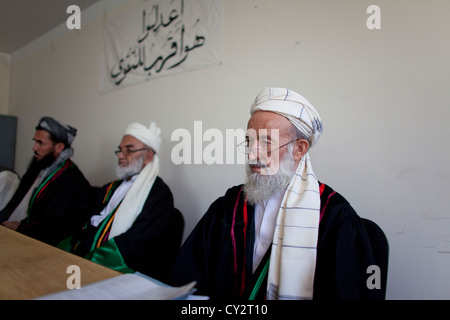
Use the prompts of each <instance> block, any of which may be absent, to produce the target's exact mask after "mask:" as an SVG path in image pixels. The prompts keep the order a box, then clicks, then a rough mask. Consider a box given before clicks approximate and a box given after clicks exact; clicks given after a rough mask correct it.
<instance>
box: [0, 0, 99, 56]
mask: <svg viewBox="0 0 450 320" xmlns="http://www.w3.org/2000/svg"><path fill="white" fill-rule="evenodd" d="M98 1H99V0H0V52H3V53H6V54H12V53H14V52H15V51H16V50H18V49H20V48H22V47H23V46H25V45H27V44H28V43H30V42H31V41H33V40H34V39H36V38H38V37H39V36H41V35H43V34H45V33H46V32H48V31H50V30H52V29H53V28H55V27H57V26H59V25H60V24H62V23H64V22H66V21H67V18H68V17H69V16H70V14H68V13H66V11H67V7H68V6H70V5H72V4H74V5H78V6H79V7H80V9H81V11H83V10H84V9H86V8H87V7H89V6H91V5H92V4H94V3H96V2H98ZM81 21H83V17H81Z"/></svg>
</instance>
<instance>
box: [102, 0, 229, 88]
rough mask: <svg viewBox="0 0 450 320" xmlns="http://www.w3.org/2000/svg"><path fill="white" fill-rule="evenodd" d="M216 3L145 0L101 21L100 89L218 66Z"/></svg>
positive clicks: (216, 0)
mask: <svg viewBox="0 0 450 320" xmlns="http://www.w3.org/2000/svg"><path fill="white" fill-rule="evenodd" d="M221 8H222V6H221V1H220V0H148V1H144V2H143V3H142V4H140V5H138V6H136V7H134V8H133V9H131V10H130V11H128V12H126V13H124V14H122V15H119V16H117V17H114V18H111V19H109V20H108V21H106V22H105V29H104V36H103V38H104V39H103V40H104V49H103V63H102V65H103V67H102V76H101V90H102V91H103V92H104V91H111V90H114V89H118V88H123V87H126V86H129V85H132V84H135V83H139V82H142V81H147V80H152V79H156V78H158V77H161V76H165V75H171V74H176V73H180V72H184V71H187V70H192V69H199V68H205V67H209V66H214V65H218V64H219V63H221V25H222V19H221V16H222V15H221Z"/></svg>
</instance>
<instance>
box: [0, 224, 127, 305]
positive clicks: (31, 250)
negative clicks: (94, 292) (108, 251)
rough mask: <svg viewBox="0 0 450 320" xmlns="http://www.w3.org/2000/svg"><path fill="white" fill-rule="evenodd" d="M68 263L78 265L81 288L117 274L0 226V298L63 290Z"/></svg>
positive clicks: (14, 297)
mask: <svg viewBox="0 0 450 320" xmlns="http://www.w3.org/2000/svg"><path fill="white" fill-rule="evenodd" d="M71 265H76V266H78V267H80V275H81V287H83V285H87V284H89V283H93V282H97V281H100V280H104V279H108V278H112V277H114V276H118V275H121V273H120V272H118V271H115V270H112V269H109V268H107V267H104V266H102V265H99V264H96V263H94V262H92V261H89V260H86V259H84V258H81V257H79V256H76V255H73V254H71V253H68V252H66V251H63V250H61V249H58V248H56V247H53V246H50V245H48V244H45V243H43V242H41V241H38V240H36V239H33V238H30V237H27V236H25V235H23V234H20V233H18V232H16V231H13V230H10V229H8V228H6V227H4V226H1V225H0V299H2V300H25V299H33V298H37V297H40V296H43V295H46V294H49V293H54V292H59V291H63V290H67V289H68V287H67V280H68V279H69V277H71V276H72V272H69V273H68V267H69V266H71Z"/></svg>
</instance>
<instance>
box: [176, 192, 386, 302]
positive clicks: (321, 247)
mask: <svg viewBox="0 0 450 320" xmlns="http://www.w3.org/2000/svg"><path fill="white" fill-rule="evenodd" d="M241 187H242V186H235V187H233V188H230V189H229V190H228V191H227V192H226V194H225V195H224V196H223V197H220V198H218V199H217V200H216V201H215V202H214V203H213V204H212V205H211V206H210V207H209V209H208V211H207V212H206V213H205V215H204V216H203V217H202V218H201V219H200V221H199V222H198V224H197V225H196V227H195V228H194V230H193V231H192V232H191V234H190V235H189V237H188V238H187V239H186V241H185V243H184V244H183V246H182V248H181V250H180V254H179V256H178V258H177V260H176V263H175V270H174V274H173V278H172V282H171V283H172V284H173V285H183V284H186V283H188V282H191V281H196V282H197V285H196V289H197V291H196V294H199V295H207V296H209V297H210V298H211V299H212V300H217V299H219V300H223V299H231V298H232V297H233V291H234V288H233V285H234V283H235V281H234V277H233V274H234V269H233V268H234V266H233V261H234V258H233V246H232V243H231V242H232V241H231V236H230V231H231V221H232V217H233V211H234V207H235V205H236V200H237V198H238V194H239V192H240V190H241ZM324 187H325V190H324V192H323V194H322V196H321V211H323V212H324V215H323V218H322V220H321V223H320V226H319V239H318V250H317V264H316V274H315V281H314V297H313V298H314V299H371V298H374V299H375V298H380V292H379V291H378V292H376V291H371V290H369V289H368V288H367V286H366V281H367V276H368V275H367V274H366V269H367V267H368V266H369V265H372V264H374V259H373V255H372V249H371V247H370V241H369V239H368V236H367V232H366V230H365V227H364V224H363V222H362V220H361V218H360V217H359V216H358V215H357V214H356V212H355V211H354V210H353V208H352V207H351V206H350V204H349V203H348V202H347V200H345V199H344V198H343V197H342V196H341V195H340V194H338V193H333V190H332V189H331V188H330V187H328V186H326V185H325V186H324ZM330 195H331V197H330ZM243 198H244V197H240V201H239V203H238V204H237V205H238V207H237V214H242V207H243ZM253 210H254V208H253V207H250V208H249V211H253ZM236 221H237V223H239V220H238V219H236ZM235 230H236V229H235ZM237 230H239V229H237ZM238 234H239V233H238ZM236 242H242V241H239V239H236ZM238 251H242V250H238ZM237 255H238V261H239V256H242V252H241V253H239V252H238V253H237Z"/></svg>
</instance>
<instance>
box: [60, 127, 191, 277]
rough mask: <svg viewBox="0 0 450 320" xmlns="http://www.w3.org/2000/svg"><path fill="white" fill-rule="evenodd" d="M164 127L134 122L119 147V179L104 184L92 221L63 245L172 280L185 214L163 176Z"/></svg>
mask: <svg viewBox="0 0 450 320" xmlns="http://www.w3.org/2000/svg"><path fill="white" fill-rule="evenodd" d="M160 132H161V130H160V128H158V127H157V126H156V124H155V123H153V122H152V123H151V125H150V127H148V128H147V127H145V126H144V125H142V124H140V123H132V124H130V125H129V126H128V127H127V128H126V130H125V133H124V136H123V138H122V141H121V143H120V145H119V147H118V150H117V151H116V152H115V153H116V155H117V157H118V166H117V169H116V174H117V176H118V178H119V180H116V181H113V182H111V183H108V184H106V185H105V186H103V187H102V188H101V190H100V192H99V195H98V196H97V201H96V203H95V205H94V207H93V210H92V213H93V215H92V217H91V218H90V221H89V223H88V224H87V226H86V227H85V228H84V229H83V230H82V231H81V232H79V233H77V234H75V235H74V236H73V237H71V238H69V239H66V240H65V241H64V242H62V243H61V244H60V245H59V246H60V248H62V249H65V250H68V251H72V252H74V253H75V254H78V255H80V256H84V257H86V258H87V259H90V260H92V261H94V262H97V263H99V264H102V265H105V266H107V267H110V268H112V269H115V270H118V271H121V272H124V273H133V272H135V271H139V272H141V273H144V274H147V275H149V276H151V277H153V278H156V279H159V280H162V281H164V280H166V277H167V273H168V271H169V270H170V268H171V267H172V263H173V260H174V258H175V256H176V254H177V253H178V250H179V248H180V245H181V239H182V235H183V229H184V219H183V217H182V215H181V213H180V212H179V211H178V210H177V209H176V208H175V207H174V203H173V196H172V192H171V191H170V189H169V187H168V186H167V185H166V184H165V183H164V181H163V180H162V179H161V178H160V177H159V176H158V172H159V157H158V154H159V150H160V146H161V138H160Z"/></svg>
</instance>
